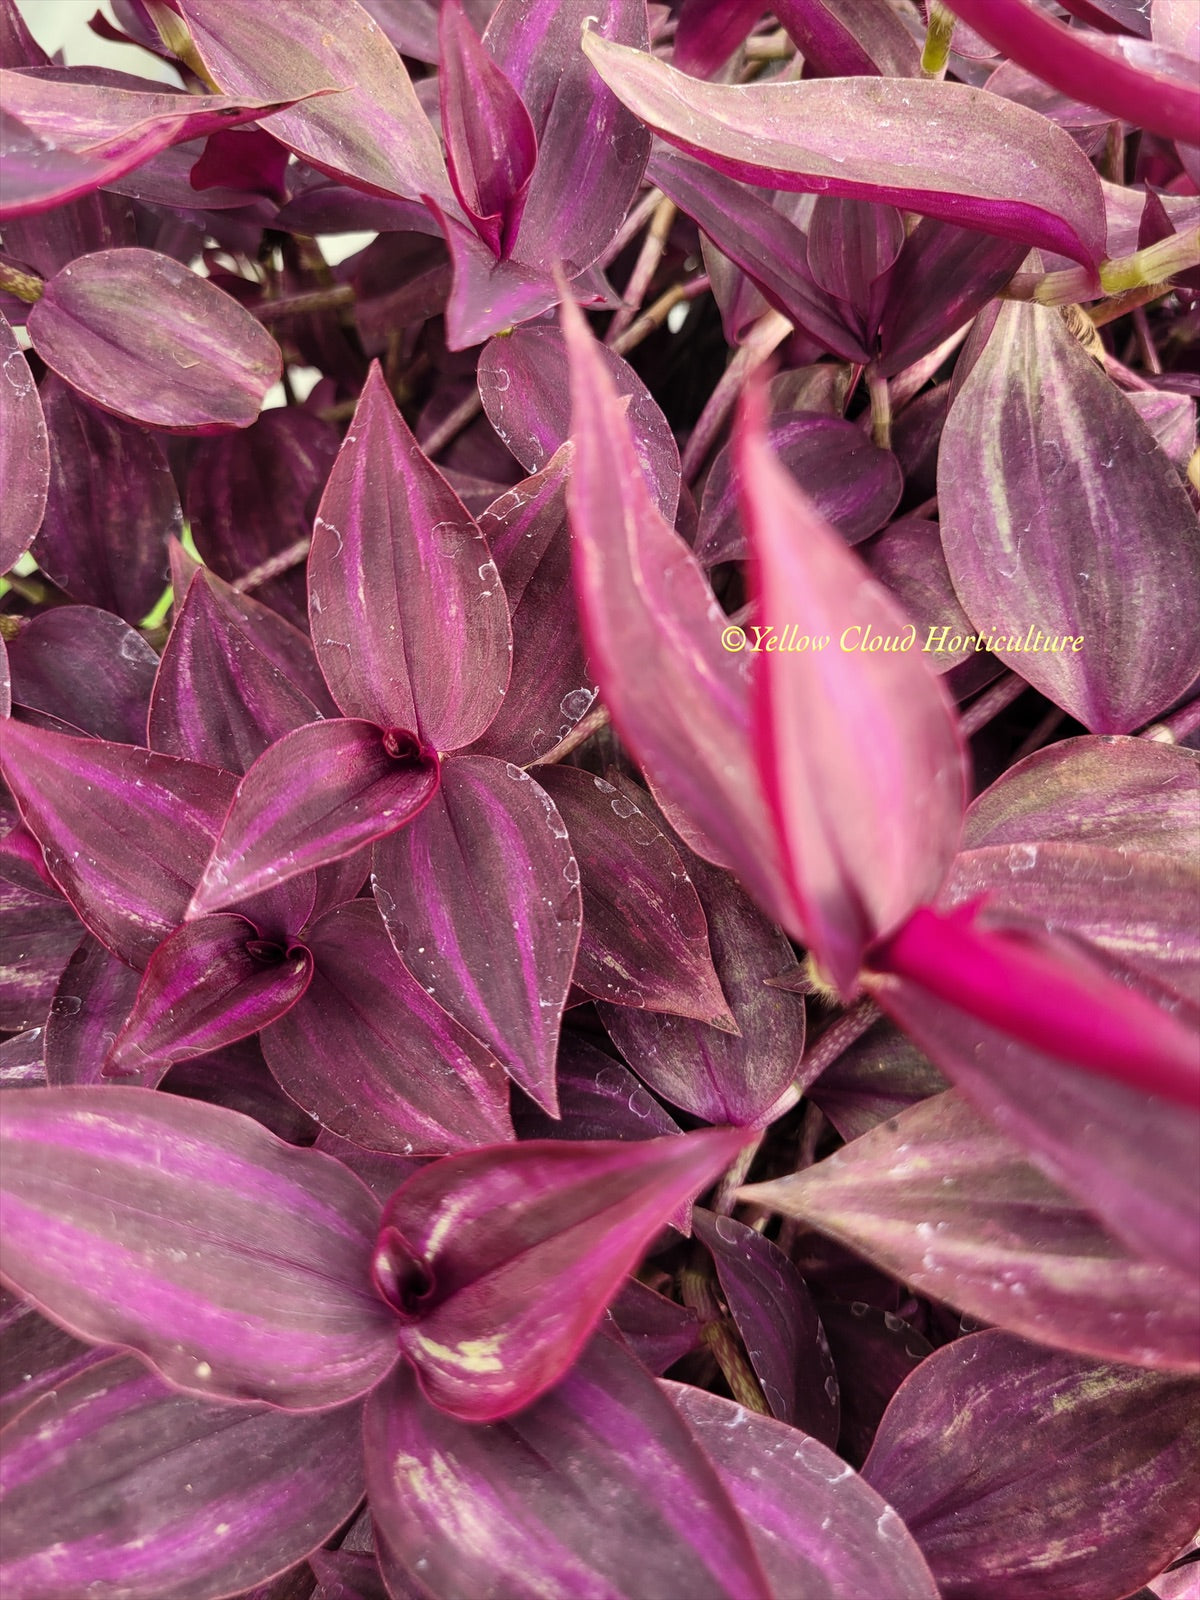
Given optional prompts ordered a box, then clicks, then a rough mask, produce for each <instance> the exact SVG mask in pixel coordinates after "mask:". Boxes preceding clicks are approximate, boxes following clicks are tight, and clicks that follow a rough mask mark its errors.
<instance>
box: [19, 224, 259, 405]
mask: <svg viewBox="0 0 1200 1600" xmlns="http://www.w3.org/2000/svg"><path fill="white" fill-rule="evenodd" d="M148 303H152V304H153V305H154V307H155V315H154V316H153V317H147V316H146V306H147V304H148ZM28 327H29V337H30V338H31V339H32V340H33V345H34V349H35V350H36V351H37V353H38V355H40V356H41V357H42V359H43V360H44V361H45V362H46V364H47V365H48V366H50V367H53V368H54V370H55V372H57V373H58V375H59V377H60V378H63V379H65V381H66V382H67V383H69V384H70V385H71V386H72V387H73V388H76V389H79V390H80V391H81V392H82V393H83V394H84V395H86V396H87V398H88V399H89V400H92V401H94V402H95V404H96V405H99V406H102V407H103V408H104V409H105V410H106V411H114V412H116V413H117V415H118V416H125V417H129V418H130V419H131V420H132V421H134V422H140V423H143V424H145V425H146V426H148V427H153V428H163V429H165V430H166V431H167V432H172V433H219V432H221V431H222V430H223V429H226V428H246V427H249V425H250V424H251V423H252V422H253V421H254V419H255V417H257V416H258V413H259V411H260V410H261V409H262V403H263V400H264V398H265V396H266V393H267V390H268V389H269V388H270V387H271V385H272V384H273V383H276V382H277V381H278V379H279V373H280V369H281V357H280V354H279V346H278V345H277V344H276V343H275V341H274V339H272V338H271V335H270V334H269V333H267V331H266V329H265V328H263V326H262V324H261V323H259V322H257V321H256V320H255V319H254V318H253V317H252V316H251V315H250V313H249V312H248V311H245V310H243V308H242V307H241V306H239V305H238V303H237V301H236V300H234V299H232V298H231V297H230V296H229V295H227V294H224V293H223V292H222V291H221V290H220V289H218V288H216V287H215V285H213V284H211V283H208V282H207V281H206V280H205V279H203V278H201V277H199V276H198V275H197V274H196V273H194V272H189V271H188V270H187V269H186V268H184V267H181V266H180V265H179V264H178V262H175V261H172V260H171V259H170V258H169V257H168V256H164V255H161V254H159V253H158V252H157V251H154V250H101V251H98V252H97V253H96V254H95V255H90V256H84V257H82V258H80V259H79V260H78V261H76V262H75V263H73V265H71V266H70V267H64V268H63V270H62V272H61V273H60V274H59V275H58V276H57V277H55V278H52V279H51V280H50V281H49V283H47V285H46V288H45V290H44V292H43V294H42V297H41V299H40V300H39V301H38V303H37V304H36V305H35V306H34V307H33V309H32V310H31V311H30V313H29V322H28Z"/></svg>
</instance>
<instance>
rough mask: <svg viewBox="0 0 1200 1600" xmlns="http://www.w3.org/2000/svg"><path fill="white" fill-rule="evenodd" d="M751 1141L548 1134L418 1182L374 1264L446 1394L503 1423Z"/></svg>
mask: <svg viewBox="0 0 1200 1600" xmlns="http://www.w3.org/2000/svg"><path fill="white" fill-rule="evenodd" d="M746 1140H747V1134H746V1131H745V1130H744V1129H737V1128H715V1129H705V1130H703V1131H701V1132H699V1133H692V1134H686V1135H684V1136H682V1137H679V1136H672V1137H669V1138H665V1139H650V1140H645V1141H640V1142H637V1143H623V1142H609V1141H600V1142H596V1143H589V1144H579V1143H570V1142H567V1141H551V1140H534V1141H531V1142H529V1143H525V1144H520V1145H505V1146H500V1147H499V1148H493V1149H489V1150H477V1151H473V1152H471V1153H470V1154H467V1155H461V1156H449V1157H447V1158H446V1159H445V1160H443V1161H438V1162H435V1163H434V1164H433V1165H432V1166H429V1167H426V1168H425V1169H424V1170H423V1171H422V1172H419V1173H417V1174H416V1176H415V1177H413V1178H410V1179H409V1181H408V1182H407V1183H406V1184H404V1185H403V1186H402V1187H401V1188H400V1189H398V1190H397V1191H396V1193H395V1194H394V1195H393V1196H392V1198H391V1201H390V1202H389V1204H388V1206H387V1209H386V1210H385V1212H384V1216H383V1224H382V1228H381V1230H380V1234H379V1241H378V1244H377V1246H376V1254H375V1269H374V1270H375V1279H376V1283H377V1286H378V1287H379V1290H380V1293H381V1294H383V1296H384V1298H385V1299H386V1300H387V1301H388V1302H389V1304H391V1305H392V1306H393V1307H394V1308H395V1310H396V1311H397V1312H398V1313H399V1315H400V1316H401V1318H402V1323H403V1325H402V1327H401V1332H400V1346H401V1349H402V1351H403V1352H404V1354H405V1355H406V1356H407V1357H408V1359H409V1360H410V1361H411V1362H412V1364H413V1365H414V1367H415V1368H416V1369H417V1372H418V1374H419V1376H420V1379H421V1385H422V1387H423V1389H424V1390H425V1393H426V1394H427V1395H428V1396H429V1398H430V1399H431V1400H432V1401H433V1403H434V1404H435V1405H437V1406H439V1407H440V1408H441V1409H442V1410H444V1411H449V1412H451V1413H452V1414H453V1415H454V1416H457V1417H461V1418H462V1419H463V1420H464V1421H469V1422H491V1421H495V1420H497V1419H499V1418H501V1417H506V1416H509V1415H510V1414H511V1413H513V1412H515V1411H519V1410H520V1409H521V1408H522V1407H524V1406H527V1405H529V1404H530V1403H531V1402H532V1401H534V1400H536V1399H537V1398H538V1396H539V1395H542V1394H544V1393H545V1392H546V1390H547V1389H549V1388H551V1386H552V1385H553V1384H555V1383H557V1382H558V1380H559V1379H560V1378H561V1377H562V1376H563V1375H564V1373H566V1371H567V1370H568V1368H569V1367H570V1366H571V1364H572V1362H573V1361H574V1360H575V1358H576V1356H577V1355H578V1353H579V1351H580V1349H581V1348H582V1346H583V1344H584V1342H585V1340H586V1339H587V1337H588V1335H589V1334H590V1333H591V1332H592V1330H593V1329H594V1328H595V1326H596V1324H597V1322H598V1321H599V1320H600V1317H601V1315H602V1314H603V1311H604V1308H605V1306H606V1305H607V1304H608V1302H609V1300H610V1299H611V1298H612V1297H613V1295H615V1294H616V1292H617V1290H618V1289H619V1288H620V1286H621V1283H622V1281H623V1280H624V1278H625V1276H626V1275H627V1274H628V1273H629V1272H630V1271H632V1270H633V1268H634V1267H635V1266H636V1265H637V1262H638V1260H639V1259H640V1257H641V1255H642V1252H643V1251H644V1250H645V1248H646V1247H647V1245H648V1244H649V1243H650V1241H651V1239H653V1237H654V1236H655V1234H656V1233H657V1232H658V1230H659V1229H660V1228H661V1227H662V1226H663V1225H664V1224H665V1223H666V1222H667V1220H668V1219H669V1218H670V1216H671V1214H672V1212H673V1211H674V1210H675V1209H676V1207H677V1206H678V1205H679V1204H680V1203H681V1202H682V1201H685V1200H688V1199H690V1198H692V1197H693V1196H694V1195H695V1194H696V1193H697V1192H698V1191H699V1190H700V1189H701V1188H702V1187H704V1186H705V1185H707V1184H708V1183H710V1182H711V1181H712V1180H713V1179H714V1178H715V1177H716V1176H717V1174H718V1173H719V1172H720V1171H721V1169H722V1168H723V1167H725V1166H727V1165H728V1163H729V1162H730V1161H732V1160H733V1158H734V1156H735V1155H736V1154H737V1152H738V1150H739V1149H740V1148H741V1147H742V1146H743V1145H744V1144H745V1143H746Z"/></svg>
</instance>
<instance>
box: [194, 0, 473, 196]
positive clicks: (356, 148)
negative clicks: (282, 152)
mask: <svg viewBox="0 0 1200 1600" xmlns="http://www.w3.org/2000/svg"><path fill="white" fill-rule="evenodd" d="M177 9H178V10H179V11H180V13H181V14H182V16H183V18H184V20H185V22H186V23H187V25H188V28H189V29H190V31H191V35H192V38H193V39H194V40H195V42H196V48H197V50H198V51H199V54H200V58H201V60H202V61H203V62H204V64H205V65H206V66H207V67H208V70H209V71H210V73H211V74H212V76H213V79H214V80H215V81H216V82H217V83H218V84H220V85H222V87H223V88H224V89H225V91H226V93H228V94H232V95H248V96H255V97H257V96H260V95H265V96H270V97H271V98H273V99H292V100H295V99H299V98H300V97H301V96H304V95H309V94H312V93H313V92H314V91H315V90H317V89H324V88H329V87H331V86H332V87H336V88H338V89H339V90H340V91H341V92H340V93H338V94H331V95H328V96H324V97H322V98H320V99H315V100H311V101H306V102H305V103H304V104H303V105H299V106H296V107H294V108H293V109H292V110H290V111H287V112H284V113H282V114H280V115H276V116H274V117H272V118H271V133H272V134H273V135H274V137H275V138H276V139H278V140H279V141H280V142H281V143H283V144H286V145H287V146H288V148H289V149H290V150H294V151H295V153H296V154H297V155H299V156H303V157H304V159H305V160H306V161H309V162H311V163H312V165H313V166H314V167H317V168H319V169H320V170H321V171H322V172H328V173H331V174H332V175H333V176H334V177H337V178H342V179H345V180H346V181H348V182H350V183H352V184H354V185H355V186H356V187H361V188H363V189H366V190H367V191H368V192H371V193H374V194H382V195H400V196H403V197H404V198H406V199H410V200H416V199H419V198H420V197H421V196H422V195H424V194H433V195H434V196H437V197H445V198H446V199H449V198H450V186H449V183H448V181H447V178H446V167H445V163H444V162H443V161H442V156H441V151H440V150H439V149H438V142H437V136H436V134H435V133H434V131H433V129H432V127H431V126H430V123H429V118H428V117H427V116H426V115H425V112H424V110H423V109H422V107H421V103H420V101H419V100H418V99H417V96H416V93H415V91H414V89H413V86H412V83H411V81H410V79H409V76H408V73H407V71H406V70H405V67H404V63H403V62H402V61H401V59H400V57H399V56H398V55H397V53H396V50H395V48H394V47H393V46H392V45H391V44H389V42H388V40H387V38H386V37H385V36H384V34H383V33H382V32H381V31H380V29H379V28H378V27H377V26H376V24H375V23H374V22H373V20H372V19H371V17H370V15H369V14H368V12H367V11H365V10H364V9H363V7H362V6H360V5H359V4H358V3H357V0H306V3H305V6H304V9H303V12H302V13H297V12H296V10H295V8H294V7H292V6H290V5H287V4H284V3H283V0H268V3H267V4H263V3H262V0H180V3H179V5H178V7H177ZM331 79H332V80H333V82H332V85H331V82H330V80H331Z"/></svg>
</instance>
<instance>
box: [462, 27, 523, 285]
mask: <svg viewBox="0 0 1200 1600" xmlns="http://www.w3.org/2000/svg"><path fill="white" fill-rule="evenodd" d="M438 43H439V56H440V59H441V70H440V72H439V73H438V89H439V93H440V97H441V98H440V106H441V114H442V131H443V133H444V135H445V139H446V164H447V167H448V169H449V172H450V182H451V183H452V184H453V185H454V192H455V194H456V195H457V196H458V200H459V204H460V205H461V206H462V208H463V210H464V211H465V212H466V213H467V215H468V216H469V217H470V219H471V221H472V222H473V223H474V224H475V227H476V229H477V231H478V233H479V236H480V238H481V239H482V240H483V241H484V243H485V244H487V245H488V246H489V247H490V248H491V250H492V252H493V254H494V255H496V256H497V257H500V256H504V255H507V254H508V252H509V251H510V250H511V249H512V245H513V242H514V240H515V239H516V236H517V229H518V228H519V227H520V223H521V213H522V211H523V210H524V209H525V196H526V194H527V192H528V189H529V180H530V178H531V177H532V176H533V168H534V163H535V161H536V160H537V135H536V134H535V133H534V131H533V124H532V122H530V120H529V113H528V111H526V109H525V107H524V105H523V104H522V102H521V97H520V96H519V95H518V94H517V91H516V90H515V89H514V88H513V86H512V84H511V83H510V82H509V81H508V79H507V78H506V77H505V75H504V73H503V72H502V71H501V70H500V68H499V67H498V66H497V65H496V63H495V62H494V61H493V60H492V58H491V56H490V55H489V54H488V52H487V51H486V50H485V49H484V47H483V45H482V44H481V43H480V41H479V35H478V34H477V33H476V32H475V29H474V28H473V27H472V26H471V23H470V21H469V20H468V18H467V15H466V12H465V10H464V9H463V5H462V0H444V3H443V5H442V8H441V10H440V12H439V13H438Z"/></svg>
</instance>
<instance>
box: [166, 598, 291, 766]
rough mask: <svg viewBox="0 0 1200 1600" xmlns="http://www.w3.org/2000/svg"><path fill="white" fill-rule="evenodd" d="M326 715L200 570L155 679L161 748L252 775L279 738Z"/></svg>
mask: <svg viewBox="0 0 1200 1600" xmlns="http://www.w3.org/2000/svg"><path fill="white" fill-rule="evenodd" d="M320 715H321V713H320V712H319V711H318V710H317V708H316V706H314V705H313V703H312V701H311V700H309V699H308V697H307V696H306V695H305V694H303V693H302V692H301V691H300V690H299V689H298V688H297V687H296V685H295V684H294V683H293V682H292V680H291V678H289V677H286V676H285V675H284V674H283V673H282V672H281V671H280V670H279V668H278V667H276V666H275V665H274V664H273V663H272V662H271V661H269V660H268V658H267V657H266V656H265V655H264V654H263V653H262V651H261V650H259V649H258V647H257V645H255V643H254V641H253V639H252V638H251V636H250V634H249V633H248V632H246V631H244V630H243V629H242V628H239V627H238V626H237V623H236V621H235V620H234V619H232V618H231V617H230V616H229V614H228V611H227V610H226V608H224V607H223V606H222V605H221V603H220V601H219V599H218V598H217V595H216V593H215V592H214V587H213V584H212V581H211V578H210V575H209V574H208V573H207V572H205V571H203V570H201V571H199V572H197V573H196V575H195V576H194V578H193V579H192V582H191V584H190V586H189V588H188V592H187V596H186V598H185V599H184V601H183V604H182V606H180V607H179V608H178V609H177V610H176V613H175V621H174V624H173V626H172V628H171V636H170V638H169V639H168V640H167V647H166V649H165V650H164V651H163V655H162V661H161V663H160V665H159V669H158V676H157V678H156V680H155V683H154V698H153V700H152V702H151V706H150V721H149V728H150V733H149V738H150V743H151V745H152V746H153V747H154V749H156V750H161V751H163V752H164V754H166V755H173V756H185V757H186V758H187V759H188V760H190V761H203V762H206V763H207V764H208V765H209V766H213V767H221V768H223V769H224V770H225V771H226V772H238V773H244V772H246V770H247V769H248V768H249V767H251V766H253V764H254V762H255V761H256V760H257V759H258V757H259V756H260V755H262V754H263V753H264V752H265V751H266V750H267V748H268V747H269V746H270V745H271V744H273V743H274V741H275V740H276V739H280V738H282V737H283V735H284V734H285V733H290V732H291V731H292V730H293V729H294V728H298V727H300V726H301V725H302V724H304V723H308V722H313V721H316V720H317V719H319V717H320Z"/></svg>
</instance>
